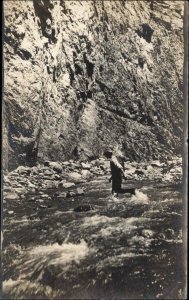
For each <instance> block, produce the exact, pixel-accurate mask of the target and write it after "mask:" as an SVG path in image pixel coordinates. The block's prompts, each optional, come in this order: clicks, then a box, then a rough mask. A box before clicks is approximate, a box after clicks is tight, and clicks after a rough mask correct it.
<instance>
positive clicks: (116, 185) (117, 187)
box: [112, 176, 122, 193]
mask: <svg viewBox="0 0 189 300" xmlns="http://www.w3.org/2000/svg"><path fill="white" fill-rule="evenodd" d="M121 183H122V178H121V176H116V177H113V176H112V193H113V192H115V193H119V192H120V191H121Z"/></svg>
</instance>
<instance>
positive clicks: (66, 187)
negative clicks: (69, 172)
mask: <svg viewBox="0 0 189 300" xmlns="http://www.w3.org/2000/svg"><path fill="white" fill-rule="evenodd" d="M72 186H75V183H73V182H65V183H64V184H63V187H64V188H65V189H68V188H70V187H72Z"/></svg>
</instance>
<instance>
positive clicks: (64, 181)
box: [58, 179, 66, 188]
mask: <svg viewBox="0 0 189 300" xmlns="http://www.w3.org/2000/svg"><path fill="white" fill-rule="evenodd" d="M65 183H66V179H63V180H62V181H61V182H59V184H58V187H59V188H60V187H63V186H64V184H65Z"/></svg>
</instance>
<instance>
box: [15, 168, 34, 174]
mask: <svg viewBox="0 0 189 300" xmlns="http://www.w3.org/2000/svg"><path fill="white" fill-rule="evenodd" d="M15 172H17V173H18V174H20V175H29V174H30V173H31V168H29V167H24V166H19V167H18V168H17V169H16V170H15Z"/></svg>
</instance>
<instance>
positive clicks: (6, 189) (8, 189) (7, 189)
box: [3, 186, 13, 192]
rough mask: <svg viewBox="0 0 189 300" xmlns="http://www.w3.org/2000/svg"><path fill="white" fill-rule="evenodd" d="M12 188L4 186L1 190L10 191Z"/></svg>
mask: <svg viewBox="0 0 189 300" xmlns="http://www.w3.org/2000/svg"><path fill="white" fill-rule="evenodd" d="M12 191H13V188H12V187H11V186H4V188H3V192H12Z"/></svg>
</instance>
